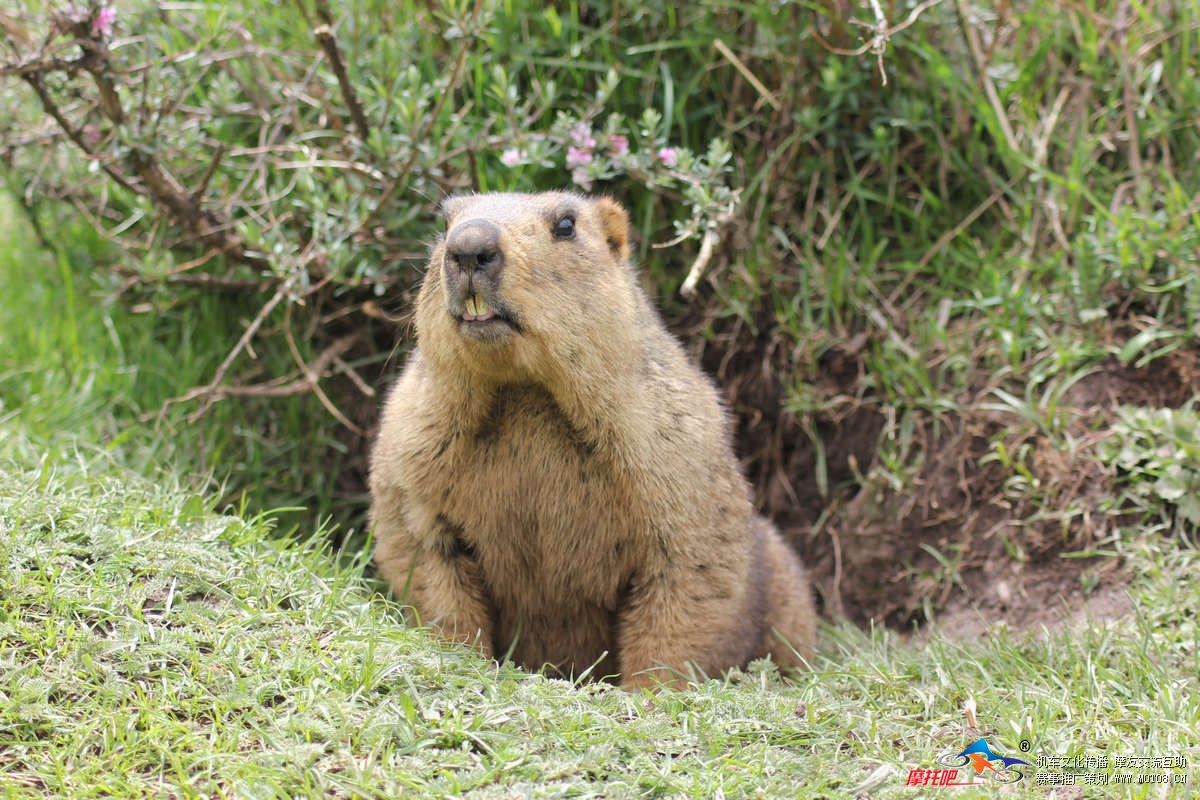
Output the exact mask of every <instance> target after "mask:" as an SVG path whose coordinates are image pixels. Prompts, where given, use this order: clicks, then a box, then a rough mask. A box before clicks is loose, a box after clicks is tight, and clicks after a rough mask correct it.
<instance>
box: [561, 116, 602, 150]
mask: <svg viewBox="0 0 1200 800" xmlns="http://www.w3.org/2000/svg"><path fill="white" fill-rule="evenodd" d="M567 134H568V135H569V136H570V137H571V141H573V142H574V143H575V146H576V147H578V148H579V149H580V150H593V149H595V147H596V137H595V136H593V135H592V128H591V126H590V125H588V124H587V123H586V122H576V123H575V124H574V125H572V126H571V129H570V130H568V131H567Z"/></svg>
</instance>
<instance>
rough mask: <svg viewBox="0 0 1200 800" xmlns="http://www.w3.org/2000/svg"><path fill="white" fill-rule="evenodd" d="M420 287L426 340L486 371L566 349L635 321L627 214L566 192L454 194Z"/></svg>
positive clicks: (526, 364)
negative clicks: (443, 231)
mask: <svg viewBox="0 0 1200 800" xmlns="http://www.w3.org/2000/svg"><path fill="white" fill-rule="evenodd" d="M442 211H443V213H444V215H445V217H446V233H445V235H444V236H442V237H441V238H440V239H439V240H438V242H437V243H436V244H435V246H434V249H433V253H432V256H431V258H430V263H429V270H428V272H427V273H426V276H425V282H424V285H423V286H422V288H421V297H420V299H419V301H418V309H417V332H418V336H419V338H420V342H421V346H422V349H424V350H426V351H428V350H429V349H430V348H431V347H435V348H437V350H438V351H439V354H440V355H445V356H449V357H452V358H456V359H458V360H460V361H462V362H464V363H465V364H468V365H479V366H481V367H483V368H484V369H485V371H488V372H494V373H497V374H500V373H504V374H511V373H512V372H513V370H516V371H518V372H526V371H529V370H531V369H534V368H536V366H537V365H538V364H539V362H540V361H541V360H544V359H546V358H548V357H550V358H554V357H561V356H563V355H564V354H566V356H567V357H568V358H569V354H570V353H571V352H572V350H575V351H578V348H580V347H589V346H594V344H589V342H594V339H595V337H597V336H606V335H607V336H611V335H614V334H619V333H620V328H622V327H628V326H629V325H630V324H631V322H632V317H633V309H634V303H633V301H632V292H634V291H636V280H635V278H634V277H633V274H632V269H631V267H630V265H629V217H628V215H627V214H626V212H625V209H623V208H622V207H621V206H620V205H619V204H617V203H616V202H614V201H612V200H609V199H608V198H603V197H601V198H588V197H584V196H581V195H577V194H571V193H567V192H547V193H544V194H480V195H468V196H455V197H450V198H447V199H446V201H445V202H443V203H442Z"/></svg>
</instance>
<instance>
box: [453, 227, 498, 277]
mask: <svg viewBox="0 0 1200 800" xmlns="http://www.w3.org/2000/svg"><path fill="white" fill-rule="evenodd" d="M446 256H447V258H449V259H452V260H453V261H454V263H455V264H457V265H458V268H459V269H460V270H461V271H462V272H464V273H467V274H470V273H473V272H476V273H478V272H481V273H483V274H484V275H486V276H487V277H489V278H494V277H495V276H496V275H497V274H498V273H499V272H500V269H501V267H503V266H504V254H503V253H502V252H501V251H500V228H499V227H497V226H496V224H495V223H493V222H489V221H488V220H486V219H473V220H469V221H468V222H464V223H462V224H461V225H455V226H454V229H453V230H452V231H450V235H449V236H448V237H447V238H446ZM447 266H448V265H447Z"/></svg>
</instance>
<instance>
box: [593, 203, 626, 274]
mask: <svg viewBox="0 0 1200 800" xmlns="http://www.w3.org/2000/svg"><path fill="white" fill-rule="evenodd" d="M596 209H597V210H598V211H599V212H600V224H601V225H602V226H603V227H604V239H605V241H607V242H608V246H609V247H610V248H612V251H613V253H615V254H616V255H617V257H618V258H619V259H621V260H622V261H624V260H625V259H627V258H629V214H628V213H627V212H626V211H625V209H624V208H623V207H622V206H621V204H620V203H618V202H617V201H616V200H611V199H609V198H607V197H597V198H596Z"/></svg>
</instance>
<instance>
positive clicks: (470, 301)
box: [466, 294, 492, 320]
mask: <svg viewBox="0 0 1200 800" xmlns="http://www.w3.org/2000/svg"><path fill="white" fill-rule="evenodd" d="M466 316H467V317H468V318H470V319H475V320H480V319H487V318H490V317H491V316H492V310H491V309H490V308H488V304H487V301H486V300H484V299H483V298H482V297H480V296H479V295H478V294H472V295H471V296H470V297H468V298H467V313H466Z"/></svg>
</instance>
